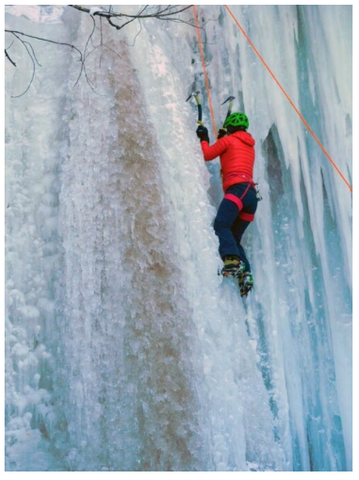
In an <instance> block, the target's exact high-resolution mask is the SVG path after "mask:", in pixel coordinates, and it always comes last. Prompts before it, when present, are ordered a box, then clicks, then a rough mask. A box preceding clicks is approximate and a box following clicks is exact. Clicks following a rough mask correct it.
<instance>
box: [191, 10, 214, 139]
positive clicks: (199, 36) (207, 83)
mask: <svg viewBox="0 0 359 480" xmlns="http://www.w3.org/2000/svg"><path fill="white" fill-rule="evenodd" d="M193 13H194V19H195V21H196V27H197V37H198V43H199V50H200V52H201V59H202V67H203V72H204V79H205V82H206V89H207V95H208V103H209V109H210V111H211V117H212V124H213V133H214V138H217V127H216V122H215V119H214V113H213V107H212V100H211V93H210V91H209V81H208V76H207V71H206V64H205V61H204V53H203V47H202V40H201V32H200V29H199V23H198V18H197V9H196V6H195V5H193Z"/></svg>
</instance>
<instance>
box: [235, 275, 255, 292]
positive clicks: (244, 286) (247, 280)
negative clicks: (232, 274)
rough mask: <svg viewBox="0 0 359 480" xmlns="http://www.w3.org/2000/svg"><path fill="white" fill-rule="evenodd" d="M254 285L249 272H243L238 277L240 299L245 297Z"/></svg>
mask: <svg viewBox="0 0 359 480" xmlns="http://www.w3.org/2000/svg"><path fill="white" fill-rule="evenodd" d="M253 285H254V279H253V274H252V273H251V272H244V273H243V274H242V275H241V276H239V277H238V286H239V289H240V292H241V297H246V296H247V295H248V293H249V292H250V291H251V290H252V288H253Z"/></svg>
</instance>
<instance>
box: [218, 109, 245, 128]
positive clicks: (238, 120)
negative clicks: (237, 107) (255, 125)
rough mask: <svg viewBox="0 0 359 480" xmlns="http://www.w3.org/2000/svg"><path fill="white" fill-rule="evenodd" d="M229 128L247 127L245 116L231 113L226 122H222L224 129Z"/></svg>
mask: <svg viewBox="0 0 359 480" xmlns="http://www.w3.org/2000/svg"><path fill="white" fill-rule="evenodd" d="M229 126H232V127H245V128H248V127H249V121H248V117H247V115H245V114H244V113H242V112H234V113H231V114H230V115H229V116H228V117H227V119H226V121H225V122H224V128H227V127H229Z"/></svg>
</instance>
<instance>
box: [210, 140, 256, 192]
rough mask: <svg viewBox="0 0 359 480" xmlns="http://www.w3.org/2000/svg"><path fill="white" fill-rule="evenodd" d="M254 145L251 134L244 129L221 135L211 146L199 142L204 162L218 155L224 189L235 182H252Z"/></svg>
mask: <svg viewBox="0 0 359 480" xmlns="http://www.w3.org/2000/svg"><path fill="white" fill-rule="evenodd" d="M254 145H255V140H254V138H253V137H252V135H251V134H250V133H248V132H244V131H240V132H235V133H233V134H232V135H228V136H226V137H223V138H221V139H220V140H218V142H216V143H215V144H213V145H212V146H210V145H209V143H208V142H201V147H202V152H203V156H204V159H205V161H206V162H208V161H210V160H213V159H215V158H216V157H218V155H220V160H221V173H222V184H223V190H224V191H226V190H227V189H228V188H229V187H230V186H231V185H234V184H235V183H245V182H253V167H254V158H255V152H254Z"/></svg>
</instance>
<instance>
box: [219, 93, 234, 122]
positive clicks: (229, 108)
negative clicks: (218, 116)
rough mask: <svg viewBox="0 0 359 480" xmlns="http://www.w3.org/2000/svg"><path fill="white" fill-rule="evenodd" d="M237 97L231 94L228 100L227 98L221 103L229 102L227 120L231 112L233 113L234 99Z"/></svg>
mask: <svg viewBox="0 0 359 480" xmlns="http://www.w3.org/2000/svg"><path fill="white" fill-rule="evenodd" d="M235 98H236V97H233V96H230V97H228V98H227V100H225V101H224V102H223V103H221V105H224V104H225V103H227V102H229V105H228V110H227V115H226V120H227V118H228V117H229V116H230V114H231V113H232V107H233V100H234V99H235ZM226 120H225V121H224V122H223V128H224V125H225V123H226Z"/></svg>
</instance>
